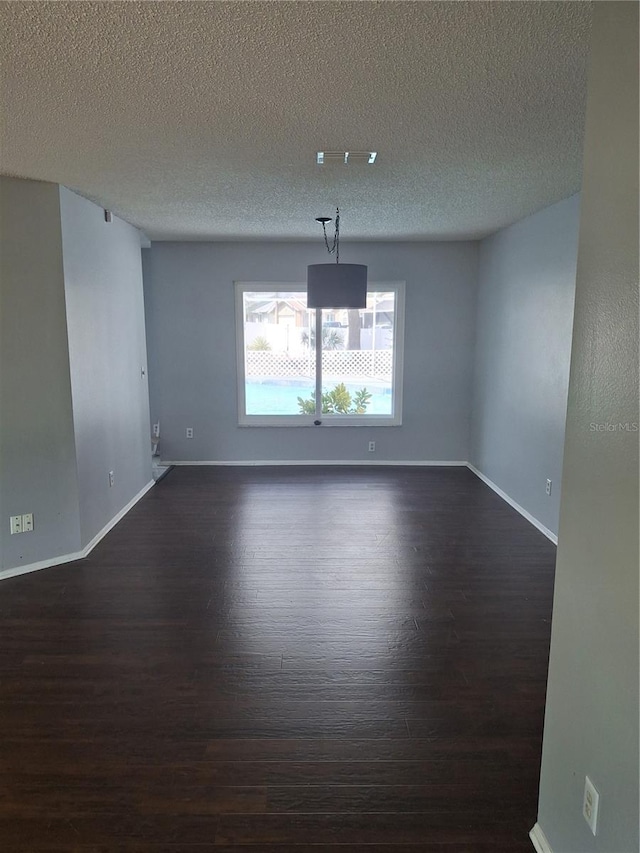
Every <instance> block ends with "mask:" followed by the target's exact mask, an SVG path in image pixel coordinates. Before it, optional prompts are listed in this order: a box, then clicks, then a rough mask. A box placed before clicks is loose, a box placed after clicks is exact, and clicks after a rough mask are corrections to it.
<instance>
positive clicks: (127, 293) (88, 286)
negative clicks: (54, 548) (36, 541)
mask: <svg viewBox="0 0 640 853" xmlns="http://www.w3.org/2000/svg"><path fill="white" fill-rule="evenodd" d="M60 210H61V217H62V247H63V264H64V278H65V294H66V309H67V327H68V335H69V358H70V365H71V388H72V394H73V422H74V428H75V439H76V457H77V464H78V488H79V494H80V521H81V532H82V544H83V546H84V545H86V544H87V543H88V542H90V541H91V539H93V537H94V536H95V535H96V534H97V533H98V532H99V531H100V530H101V529H102V528H103V527H104V526H105V525H106V524H108V522H109V521H110V520H111V519H112V518H113V517H114V516H115V515H116V514H117V513H118V512H119V511H120V510H121V509H122V507H123V506H125V505H126V504H127V503H128V502H129V501H130V500H131V498H133V497H134V496H135V495H136V494H137V493H138V492H139V491H140V490H141V489H142V488H143V487H144V486H145V485H146V484H147V483H148V482H149V481H150V479H151V445H150V439H149V436H150V432H149V395H148V387H147V378H146V375H145V376H144V377H143V376H142V374H141V369H142V368H143V367H144V368H145V374H146V358H147V357H146V341H145V328H144V303H143V294H142V264H141V257H140V237H139V234H138V232H137V231H136V229H135V228H132V227H131V226H130V225H128V224H127V223H126V222H122V221H121V220H119V219H118V218H117V217H114V219H113V221H112V222H110V223H107V222H105V221H104V211H103V210H102V209H101V208H99V207H96V205H94V204H92V203H91V202H89V201H86V199H83V198H80V196H78V195H75V193H72V192H71V191H70V190H68V189H65V188H64V187H60ZM109 471H113V472H114V477H115V480H114V485H113V487H110V486H109Z"/></svg>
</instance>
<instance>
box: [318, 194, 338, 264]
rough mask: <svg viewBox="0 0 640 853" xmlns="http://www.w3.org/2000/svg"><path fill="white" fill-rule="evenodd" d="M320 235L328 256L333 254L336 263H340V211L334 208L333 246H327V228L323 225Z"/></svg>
mask: <svg viewBox="0 0 640 853" xmlns="http://www.w3.org/2000/svg"><path fill="white" fill-rule="evenodd" d="M322 233H323V234H324V244H325V246H326V247H327V252H329V254H330V255H333V254H334V253H335V256H336V263H337V264H339V263H340V210H339V208H337V207H336V230H335V233H334V235H333V245H332V246H330V245H329V240H328V239H327V228H326V225H325V223H324V222H323V223H322Z"/></svg>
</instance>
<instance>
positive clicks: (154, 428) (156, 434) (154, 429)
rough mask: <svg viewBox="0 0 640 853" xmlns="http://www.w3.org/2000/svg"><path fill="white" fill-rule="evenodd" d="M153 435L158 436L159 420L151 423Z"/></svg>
mask: <svg viewBox="0 0 640 853" xmlns="http://www.w3.org/2000/svg"><path fill="white" fill-rule="evenodd" d="M153 437H154V438H160V421H158V423H157V424H154V425H153Z"/></svg>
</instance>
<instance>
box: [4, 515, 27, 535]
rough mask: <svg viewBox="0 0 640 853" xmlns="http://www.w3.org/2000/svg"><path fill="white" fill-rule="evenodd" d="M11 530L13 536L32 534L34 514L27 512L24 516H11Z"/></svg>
mask: <svg viewBox="0 0 640 853" xmlns="http://www.w3.org/2000/svg"><path fill="white" fill-rule="evenodd" d="M9 528H10V530H11V535H12V536H13V535H14V533H31V531H32V530H33V513H32V512H25V513H24V515H12V516H10V517H9Z"/></svg>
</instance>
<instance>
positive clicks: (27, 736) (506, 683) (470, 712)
mask: <svg viewBox="0 0 640 853" xmlns="http://www.w3.org/2000/svg"><path fill="white" fill-rule="evenodd" d="M554 562H555V548H554V546H553V545H552V544H551V543H550V542H548V541H547V540H546V539H545V538H544V537H543V536H542V535H541V534H540V533H538V531H536V530H535V529H534V528H533V527H532V526H531V525H529V524H528V522H526V521H525V520H524V519H522V518H521V517H520V516H519V515H518V514H517V513H515V512H514V511H513V510H512V509H510V507H508V506H507V505H506V504H505V503H504V502H503V501H501V500H500V499H499V498H498V497H497V496H496V495H495V494H493V492H491V491H490V490H489V489H488V488H487V487H486V486H485V485H484V484H482V483H481V482H480V481H479V480H478V479H477V478H476V477H474V475H473V474H471V472H469V471H468V470H466V469H462V468H441V469H438V468H431V469H416V468H355V467H354V468H339V467H334V468H178V469H175V470H173V471H172V472H170V474H169V475H168V476H167V477H166V478H165V479H164V480H162V481H161V482H160V483H159V484H158V485H157V486H156V487H155V488H154V489H152V491H151V492H149V494H148V495H147V496H145V498H143V500H142V501H141V502H140V503H139V504H137V505H136V507H134V509H133V510H132V511H131V512H130V513H129V514H128V515H127V516H126V518H125V519H123V520H122V521H121V522H120V523H119V524H118V525H117V527H116V528H115V529H114V530H113V531H112V532H111V533H110V534H109V535H108V536H107V537H106V538H105V539H104V540H103V541H102V542H101V543H100V545H99V546H98V547H97V548H96V549H95V550H94V552H93V553H92V554H91V556H90V557H89V558H88V559H86V560H83V561H81V562H77V563H74V564H69V565H66V566H60V567H56V568H51V569H47V570H44V571H41V572H38V573H34V574H31V575H24V576H21V577H17V578H12V579H10V580H6V581H3V582H2V583H1V584H0V618H1V623H0V624H1V627H2V641H1V645H0V649H1V651H0V726H1V730H2V746H1V748H0V804H1V805H0V849H2V850H4V851H11V853H21V852H22V851H28V853H34V851H60V853H61V851H64V853H70V851H71V853H73V851H84V853H88V851H94V853H95V851H116V850H118V851H127V853H131V852H132V851H154V853H159V851H172V853H176V851H182V850H184V851H190V850H207V849H211V850H215V851H217V853H224V851H231V850H233V851H235V853H242V851H245V853H296V851H297V853H302V851H311V853H330V851H335V853H338V851H341V853H355V851H361V853H402V851H406V853H418V851H425V853H525V851H526V853H531V850H532V847H531V844H530V842H529V839H528V831H529V829H530V828H531V827H532V826H533V824H534V823H535V819H536V803H537V786H538V774H539V762H540V750H541V737H542V722H543V711H544V699H545V685H546V672H547V662H548V648H549V636H550V617H551V604H552V587H553V571H554Z"/></svg>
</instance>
